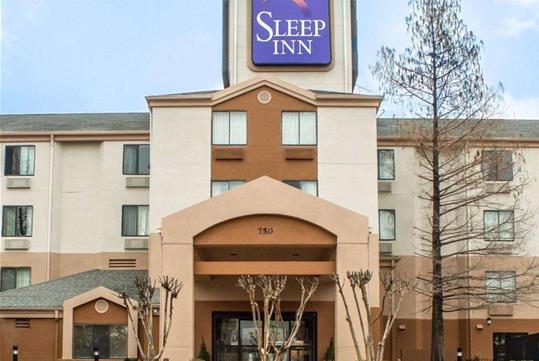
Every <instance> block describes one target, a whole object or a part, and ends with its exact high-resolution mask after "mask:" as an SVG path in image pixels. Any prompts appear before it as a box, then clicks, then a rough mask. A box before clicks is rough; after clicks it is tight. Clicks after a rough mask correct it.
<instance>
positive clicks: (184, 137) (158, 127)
mask: <svg viewBox="0 0 539 361" xmlns="http://www.w3.org/2000/svg"><path fill="white" fill-rule="evenodd" d="M151 119H152V121H151V134H152V135H151V144H152V151H151V164H152V177H151V178H150V189H151V190H150V204H151V209H150V230H155V229H157V228H159V227H160V226H161V218H163V217H165V216H166V215H169V214H171V213H173V212H176V211H179V210H181V209H184V208H187V207H189V206H192V205H193V204H195V203H198V202H201V201H203V200H206V199H207V198H209V197H210V171H211V170H210V168H211V108H210V107H193V108H152V113H151Z"/></svg>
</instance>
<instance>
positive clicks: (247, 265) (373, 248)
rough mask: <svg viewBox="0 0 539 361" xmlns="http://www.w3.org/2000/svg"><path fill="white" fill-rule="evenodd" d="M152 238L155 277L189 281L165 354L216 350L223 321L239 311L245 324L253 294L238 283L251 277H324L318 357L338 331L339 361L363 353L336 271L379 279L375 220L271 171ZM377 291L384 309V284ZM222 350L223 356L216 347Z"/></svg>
mask: <svg viewBox="0 0 539 361" xmlns="http://www.w3.org/2000/svg"><path fill="white" fill-rule="evenodd" d="M150 244H151V247H152V248H151V259H150V276H151V277H153V278H155V277H158V276H160V275H169V276H174V277H176V278H178V279H180V280H181V281H182V282H183V283H184V288H183V290H182V293H181V296H180V297H179V299H178V302H177V305H176V307H175V313H174V316H173V327H172V330H171V334H170V337H169V340H168V344H167V351H166V352H165V354H166V355H165V357H169V358H170V359H171V360H189V359H192V358H193V357H194V355H195V354H196V351H197V349H198V347H199V344H200V342H201V338H204V339H205V342H206V344H207V345H208V346H209V347H210V348H211V345H212V343H214V341H215V334H216V330H215V329H214V326H215V322H214V321H215V317H218V315H221V316H222V315H223V313H225V312H235V313H236V316H235V317H229V319H238V320H239V319H240V318H241V317H240V314H239V313H241V312H245V311H249V307H248V303H247V302H246V301H247V298H246V296H245V295H244V294H243V293H242V292H241V290H240V289H238V288H237V287H235V280H236V278H237V276H239V275H247V274H252V275H254V274H279V275H291V276H293V275H310V276H320V277H321V285H320V288H319V290H318V292H317V293H316V296H315V298H314V299H313V301H312V302H311V305H310V306H309V308H308V310H307V311H308V312H309V315H310V316H309V317H312V318H313V319H315V320H318V323H317V324H318V326H316V333H315V336H317V337H314V340H317V341H318V345H315V346H313V350H314V351H312V353H311V355H317V359H319V360H320V359H321V358H322V357H323V351H321V350H325V348H327V345H328V344H329V339H330V338H331V337H334V338H335V348H336V354H337V355H338V356H337V357H338V358H339V359H352V358H353V357H354V349H353V343H352V340H351V337H350V335H349V331H348V325H347V323H346V318H345V316H344V309H343V305H342V304H341V302H340V300H339V299H338V297H336V291H335V287H334V286H333V284H332V283H331V282H330V281H329V278H328V276H329V275H330V274H332V273H335V272H337V273H339V274H344V273H345V272H346V271H347V270H350V269H370V270H372V271H373V272H375V276H374V277H373V280H377V279H378V276H377V274H376V273H377V270H378V243H377V239H376V237H375V236H374V235H372V234H370V233H369V228H368V220H367V218H366V217H364V216H362V215H359V214H357V213H354V212H352V211H349V210H347V209H345V208H342V207H339V206H337V205H335V204H332V203H330V202H327V201H324V200H322V199H320V198H318V197H315V196H311V195H308V194H306V193H303V192H301V191H300V190H297V189H295V188H293V187H290V186H288V185H286V184H283V183H282V182H279V181H276V180H274V179H272V178H269V177H261V178H258V179H256V180H254V181H251V182H249V183H247V184H245V185H243V186H241V187H239V188H236V189H234V190H231V191H229V192H225V193H223V194H221V195H219V196H217V197H214V198H211V199H208V200H207V201H204V202H201V203H199V204H196V205H194V206H192V207H189V208H186V209H184V210H182V211H179V212H176V213H173V214H171V215H169V216H167V217H165V218H163V219H162V228H161V232H160V234H159V233H156V234H153V235H152V240H151V242H150ZM292 278H293V277H290V279H289V281H288V284H289V287H288V288H287V293H286V295H285V296H284V301H285V306H286V308H288V310H289V311H294V297H295V296H296V294H295V292H294V291H295V282H294V280H293V279H292ZM370 287H371V289H372V292H371V294H372V295H373V299H372V300H371V304H372V305H373V307H376V306H377V305H378V282H372V284H370ZM328 310H329V311H328ZM285 311H286V309H285ZM321 322H322V323H321ZM310 325H311V326H309V327H315V326H312V325H313V324H312V323H311V324H310ZM328 330H329V332H327V331H328ZM332 331H333V332H332ZM212 335H213V336H212ZM314 340H313V341H314ZM210 351H214V350H210ZM212 356H213V359H214V360H216V359H217V358H216V357H217V356H216V354H215V352H212ZM311 357H312V356H311Z"/></svg>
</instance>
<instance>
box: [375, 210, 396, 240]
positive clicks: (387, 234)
mask: <svg viewBox="0 0 539 361" xmlns="http://www.w3.org/2000/svg"><path fill="white" fill-rule="evenodd" d="M378 223H379V228H380V240H381V241H394V240H395V236H396V230H395V210H394V209H380V210H379V211H378Z"/></svg>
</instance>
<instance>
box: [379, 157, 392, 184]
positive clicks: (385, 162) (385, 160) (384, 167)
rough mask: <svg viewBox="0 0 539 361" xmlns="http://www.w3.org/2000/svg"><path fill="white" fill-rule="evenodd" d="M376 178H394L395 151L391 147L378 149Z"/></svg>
mask: <svg viewBox="0 0 539 361" xmlns="http://www.w3.org/2000/svg"><path fill="white" fill-rule="evenodd" d="M378 179H380V180H393V179H395V151H394V150H393V149H379V150H378Z"/></svg>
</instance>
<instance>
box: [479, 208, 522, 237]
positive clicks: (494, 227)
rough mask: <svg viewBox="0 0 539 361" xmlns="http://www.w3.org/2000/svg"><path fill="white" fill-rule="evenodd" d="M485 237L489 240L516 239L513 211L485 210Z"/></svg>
mask: <svg viewBox="0 0 539 361" xmlns="http://www.w3.org/2000/svg"><path fill="white" fill-rule="evenodd" d="M483 227H484V230H485V239H486V240H489V241H512V240H514V239H515V230H514V213H513V211H484V212H483Z"/></svg>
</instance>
